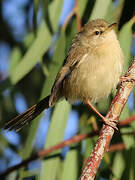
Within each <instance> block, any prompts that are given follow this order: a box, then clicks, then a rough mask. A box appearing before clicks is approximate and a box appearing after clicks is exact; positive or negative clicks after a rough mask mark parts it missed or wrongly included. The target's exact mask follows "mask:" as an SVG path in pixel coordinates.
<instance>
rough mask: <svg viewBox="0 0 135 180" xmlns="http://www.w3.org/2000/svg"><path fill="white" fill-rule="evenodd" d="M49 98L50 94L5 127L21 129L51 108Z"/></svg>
mask: <svg viewBox="0 0 135 180" xmlns="http://www.w3.org/2000/svg"><path fill="white" fill-rule="evenodd" d="M49 98H50V96H47V97H45V98H44V99H42V100H41V101H40V102H39V103H38V104H35V105H33V106H32V107H30V108H29V109H27V110H26V111H25V112H24V113H22V114H20V115H18V116H17V117H15V118H13V119H11V120H10V121H9V122H7V123H6V124H5V125H4V127H3V128H4V129H8V130H10V131H11V130H13V129H15V130H16V131H19V130H21V129H22V128H23V127H24V126H25V125H27V124H28V123H30V122H31V121H32V120H33V119H35V118H36V117H37V116H38V115H39V114H40V113H41V112H42V111H43V110H44V109H47V108H49Z"/></svg>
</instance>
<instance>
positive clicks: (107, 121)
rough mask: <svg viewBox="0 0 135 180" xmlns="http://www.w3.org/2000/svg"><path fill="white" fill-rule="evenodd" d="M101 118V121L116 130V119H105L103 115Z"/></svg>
mask: <svg viewBox="0 0 135 180" xmlns="http://www.w3.org/2000/svg"><path fill="white" fill-rule="evenodd" d="M102 120H103V122H104V123H105V124H107V125H108V126H111V127H112V128H113V129H115V130H117V131H118V128H117V124H118V120H116V119H107V118H105V117H103V118H102Z"/></svg>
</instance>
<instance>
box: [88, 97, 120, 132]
mask: <svg viewBox="0 0 135 180" xmlns="http://www.w3.org/2000/svg"><path fill="white" fill-rule="evenodd" d="M85 103H86V104H87V105H88V106H89V107H90V108H91V109H92V110H93V111H94V112H95V113H96V114H98V116H99V117H100V118H101V119H102V120H103V122H104V123H105V124H107V125H109V126H111V127H112V128H114V129H116V130H118V128H117V120H114V119H112V120H108V119H106V118H105V117H104V116H103V115H102V114H100V112H99V111H98V110H97V109H96V108H95V107H94V106H93V105H92V104H91V102H90V101H89V100H85Z"/></svg>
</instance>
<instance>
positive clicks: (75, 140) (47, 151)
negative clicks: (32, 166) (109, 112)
mask: <svg viewBox="0 0 135 180" xmlns="http://www.w3.org/2000/svg"><path fill="white" fill-rule="evenodd" d="M134 120H135V119H134ZM124 121H125V122H126V120H124ZM128 123H130V121H127V123H125V124H126V125H127V124H128ZM98 134H99V131H93V132H91V133H87V134H79V135H76V136H74V137H72V138H70V139H68V140H65V141H63V142H61V143H59V144H57V145H55V146H52V147H50V148H48V149H43V150H40V151H39V152H38V153H36V154H34V155H32V156H31V157H29V158H27V159H25V160H23V161H22V162H21V163H19V164H17V165H15V166H13V167H10V168H8V169H7V170H6V171H4V172H3V173H2V174H0V178H1V177H4V176H6V175H8V174H9V173H11V172H12V171H15V170H17V169H19V168H21V167H23V166H26V165H27V164H28V163H30V162H32V161H34V160H36V159H39V158H44V157H45V156H46V155H48V154H50V153H52V152H54V151H56V150H58V149H61V148H64V147H66V146H69V145H71V144H74V143H78V142H80V141H82V140H84V139H86V138H88V137H94V136H96V135H98ZM127 134H128V135H133V134H135V132H134V131H133V132H129V133H128V132H127V133H122V135H127ZM122 147H123V148H122ZM123 149H124V144H123V145H119V144H118V145H111V146H110V148H109V152H113V151H116V150H123Z"/></svg>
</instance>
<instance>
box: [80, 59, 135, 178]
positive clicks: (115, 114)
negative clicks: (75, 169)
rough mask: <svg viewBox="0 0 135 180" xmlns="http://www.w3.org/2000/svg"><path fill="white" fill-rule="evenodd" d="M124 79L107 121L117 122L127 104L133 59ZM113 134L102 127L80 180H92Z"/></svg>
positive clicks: (134, 67) (134, 77) (134, 76)
mask: <svg viewBox="0 0 135 180" xmlns="http://www.w3.org/2000/svg"><path fill="white" fill-rule="evenodd" d="M122 79H126V81H123V82H122V83H121V84H120V86H119V88H118V91H117V93H116V96H115V97H114V99H113V101H112V104H111V106H110V109H109V111H108V113H107V115H106V118H107V119H108V121H111V120H113V121H114V120H116V121H117V122H118V120H119V117H120V114H121V111H122V110H123V108H124V105H125V104H126V102H127V99H128V96H129V95H130V92H131V90H132V88H133V86H134V84H135V82H134V81H133V80H135V58H134V59H133V62H132V65H131V66H130V67H129V70H128V72H127V73H126V74H125V75H124V76H123V77H122ZM113 134H114V129H113V128H112V127H110V126H108V125H103V128H102V129H101V132H100V136H99V138H98V140H97V143H96V145H95V147H94V149H93V151H92V153H91V155H90V157H89V158H88V160H87V162H86V165H85V167H84V169H83V172H82V175H81V178H80V179H81V180H93V179H94V177H95V175H96V172H97V170H98V167H99V164H100V162H101V160H102V158H103V156H104V153H105V152H107V151H108V149H109V144H110V141H111V139H112V136H113Z"/></svg>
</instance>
